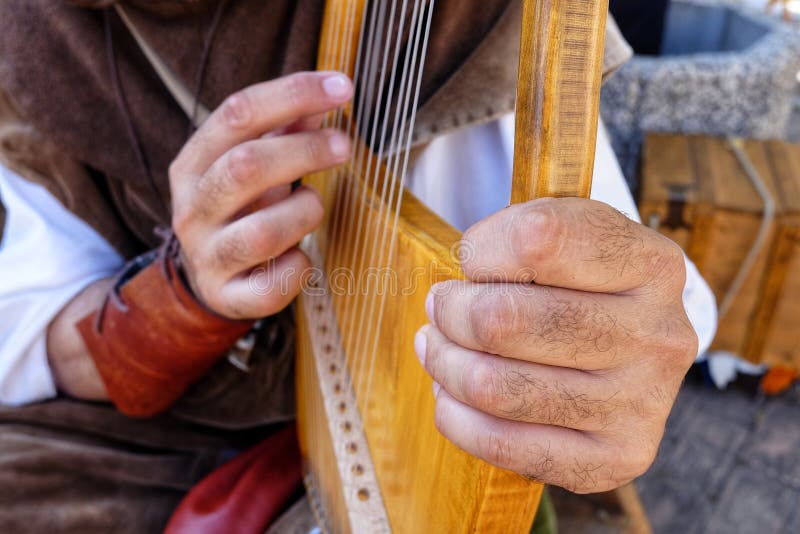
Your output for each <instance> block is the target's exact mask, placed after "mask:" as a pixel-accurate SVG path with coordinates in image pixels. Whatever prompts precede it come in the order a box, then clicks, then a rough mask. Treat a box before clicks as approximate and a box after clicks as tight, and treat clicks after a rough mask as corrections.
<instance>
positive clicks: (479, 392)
mask: <svg viewBox="0 0 800 534" xmlns="http://www.w3.org/2000/svg"><path fill="white" fill-rule="evenodd" d="M462 372H463V375H462V380H461V381H462V392H463V395H464V400H465V401H466V402H467V404H469V405H471V406H474V407H476V408H484V409H489V410H492V409H496V408H497V404H498V400H499V399H500V398H501V397H502V393H503V387H502V384H501V381H500V376H499V375H498V373H497V372H496V371H495V370H494V369H493V368H492V367H491V366H488V365H485V364H482V363H479V362H473V363H470V364H467V365H465V366H464V367H463V371H462Z"/></svg>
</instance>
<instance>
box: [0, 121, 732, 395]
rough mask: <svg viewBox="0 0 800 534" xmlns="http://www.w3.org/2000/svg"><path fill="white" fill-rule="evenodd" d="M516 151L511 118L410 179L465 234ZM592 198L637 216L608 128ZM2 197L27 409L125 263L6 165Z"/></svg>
mask: <svg viewBox="0 0 800 534" xmlns="http://www.w3.org/2000/svg"><path fill="white" fill-rule="evenodd" d="M513 147H514V117H513V115H509V116H507V117H505V118H503V119H500V120H498V121H494V122H490V123H487V124H483V125H478V126H473V127H471V128H468V129H464V130H460V131H457V132H454V133H451V134H449V135H445V136H443V137H440V138H438V139H436V140H435V141H433V143H431V145H430V146H429V147H428V148H427V149H426V150H425V152H424V153H423V154H422V155H421V156H420V158H419V159H418V160H417V162H416V163H415V166H414V168H413V169H412V171H411V173H410V174H409V179H408V185H409V187H410V189H411V190H412V192H414V194H415V195H416V196H417V197H419V198H420V199H421V200H422V201H423V202H425V203H426V204H428V206H430V207H431V208H432V209H433V210H434V211H435V212H437V213H438V214H439V215H441V216H442V217H443V218H444V219H445V220H447V221H448V222H450V223H451V224H453V225H454V226H455V227H457V228H459V229H461V230H465V229H466V228H468V227H469V226H471V225H472V224H473V223H475V222H477V221H479V220H481V219H483V218H485V217H486V216H488V215H491V214H492V213H495V212H497V211H499V210H500V209H503V208H504V207H505V206H506V205H507V203H508V199H509V197H510V191H511V167H512V161H513ZM592 197H593V198H595V199H597V200H600V201H603V202H606V203H608V204H610V205H612V206H614V207H615V208H617V209H618V210H620V211H622V212H623V213H625V214H627V215H628V216H629V217H631V218H633V219H635V220H637V221H638V220H639V219H638V213H637V210H636V205H635V204H634V202H633V198H632V197H631V194H630V191H629V189H628V187H627V184H626V183H625V180H624V178H623V176H622V172H621V171H620V168H619V165H618V164H617V161H616V158H615V157H614V154H613V152H612V151H611V146H610V144H609V142H608V139H607V136H606V134H605V132H604V131H603V130H602V129H601V132H600V135H599V138H598V153H597V164H596V166H595V182H594V188H593V191H592ZM0 199H2V202H3V204H4V205H5V207H6V224H5V235H4V236H3V239H2V242H0V404H5V405H21V404H26V403H32V402H37V401H41V400H45V399H48V398H51V397H54V396H55V395H56V393H57V392H56V387H55V384H54V381H53V377H52V373H51V372H50V368H49V365H48V360H47V346H46V345H47V343H46V338H47V326H48V324H49V323H50V322H51V321H52V320H53V318H54V317H55V316H56V315H57V314H58V312H59V311H60V310H61V309H62V308H63V307H64V306H65V305H66V304H67V303H68V302H69V301H70V300H72V298H73V297H74V296H75V295H77V294H78V293H79V292H80V291H81V290H82V289H83V288H85V287H86V286H88V285H89V284H91V283H93V282H95V281H96V280H99V279H101V278H105V277H107V276H110V275H112V274H113V273H114V272H115V271H116V270H118V269H119V267H120V266H121V265H122V263H123V259H122V258H121V257H120V256H119V254H117V252H115V251H114V249H113V248H112V247H111V246H110V245H109V244H108V243H107V242H106V241H105V240H104V239H103V238H102V237H101V236H100V235H99V234H98V233H97V232H95V231H94V230H93V229H92V228H90V227H89V226H88V225H87V224H86V223H85V222H83V221H82V220H80V219H79V218H77V217H76V216H75V215H73V214H72V213H70V212H69V211H67V210H66V209H65V208H64V207H63V206H62V205H61V204H60V203H59V202H58V201H57V200H56V199H55V198H54V197H53V196H52V195H50V193H48V192H47V190H46V189H44V188H43V187H41V186H39V185H35V184H33V183H30V182H28V181H26V180H24V179H22V178H20V177H19V176H17V175H16V174H14V173H13V172H12V171H10V170H9V169H7V168H5V167H2V166H1V165H0ZM687 267H688V278H687V283H686V289H685V291H684V304H685V306H686V309H687V312H688V314H689V318H690V319H691V321H692V324H693V325H694V327H695V330H696V331H697V333H698V336H699V338H700V345H701V353H702V352H705V350H706V349H707V348H708V346H709V345H710V343H711V340H712V338H713V337H714V333H715V328H716V305H715V303H714V297H713V295H712V293H711V291H710V290H709V288H708V286H707V285H706V283H705V282H704V281H703V279H702V278H701V277H700V275H699V273H698V272H697V269H696V268H695V267H694V265H692V264H691V262H688V260H687Z"/></svg>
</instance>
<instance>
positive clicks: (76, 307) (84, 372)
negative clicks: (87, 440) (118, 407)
mask: <svg viewBox="0 0 800 534" xmlns="http://www.w3.org/2000/svg"><path fill="white" fill-rule="evenodd" d="M112 283H113V281H112V279H111V278H105V279H103V280H99V281H97V282H95V283H93V284H91V285H90V286H88V287H87V288H86V289H84V290H83V291H81V292H80V293H79V294H78V295H77V296H76V297H75V298H74V299H72V301H70V303H69V304H67V305H66V306H65V307H64V309H63V310H61V312H60V313H59V314H58V315H57V316H56V318H55V319H53V321H52V322H51V323H50V326H49V327H48V329H47V355H48V360H49V363H50V369H51V371H52V373H53V378H54V380H55V382H56V386H57V387H58V389H59V391H61V392H62V393H65V394H67V395H69V396H71V397H75V398H78V399H84V400H107V399H108V394H107V393H106V389H105V386H104V385H103V381H102V379H101V378H100V375H99V374H98V372H97V368H96V367H95V365H94V362H93V361H92V358H91V356H89V352H88V351H87V350H86V345H85V344H84V342H83V339H82V338H81V336H80V334H79V333H78V329H77V328H76V327H75V325H76V323H77V322H78V321H80V320H81V319H82V318H83V317H85V316H86V315H88V314H89V313H91V312H92V311H94V310H96V309H97V308H99V307H100V305H101V303H102V302H103V299H104V298H105V296H106V295H107V294H108V291H109V289H110V287H111V284H112Z"/></svg>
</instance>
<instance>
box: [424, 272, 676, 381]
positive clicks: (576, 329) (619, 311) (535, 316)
mask: <svg viewBox="0 0 800 534" xmlns="http://www.w3.org/2000/svg"><path fill="white" fill-rule="evenodd" d="M642 306H643V304H640V303H638V302H637V300H636V299H634V298H633V297H622V296H616V295H601V294H593V293H582V292H578V291H571V290H568V289H559V288H549V287H541V286H535V285H527V284H476V283H473V282H456V281H453V282H445V283H442V284H437V285H435V286H434V287H433V289H432V290H431V293H430V295H429V296H428V302H427V304H426V311H427V313H428V318H429V319H430V320H431V322H432V323H433V324H435V325H436V327H437V328H438V329H439V330H440V331H441V332H442V333H443V334H444V335H445V336H446V337H447V338H448V339H450V340H451V341H453V342H455V343H457V344H458V345H461V346H462V347H465V348H468V349H472V350H477V351H480V352H487V353H490V354H498V355H502V356H504V357H507V358H513V359H517V360H524V361H528V362H533V363H539V364H543V365H555V366H559V367H570V368H573V369H580V370H589V371H594V370H606V369H611V368H615V367H619V366H622V365H625V364H626V363H627V361H628V359H629V358H630V357H626V356H625V355H629V354H636V353H639V354H642V353H644V354H649V353H651V352H648V351H650V350H657V349H658V347H657V346H656V343H657V340H658V339H661V338H660V337H659V336H657V334H658V331H660V330H661V329H663V328H664V326H665V325H661V324H660V323H659V320H660V318H661V316H662V314H663V310H660V309H657V310H651V311H650V312H649V313H641V310H642ZM634 321H635V322H636V324H635V327H634V325H633V324H627V323H628V322H630V323H633V322H634ZM629 332H639V336H638V337H637V338H634V337H633V336H631V335H630V333H629ZM662 337H663V336H662ZM649 342H652V343H653V346H650V345H646V344H647V343H649ZM637 343H641V347H640V346H639V345H637ZM637 349H641V350H637Z"/></svg>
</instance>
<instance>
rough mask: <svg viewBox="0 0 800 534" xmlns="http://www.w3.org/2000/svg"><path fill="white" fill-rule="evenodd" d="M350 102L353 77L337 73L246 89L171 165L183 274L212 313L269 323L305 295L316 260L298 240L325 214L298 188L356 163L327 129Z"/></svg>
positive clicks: (340, 137) (343, 141)
mask: <svg viewBox="0 0 800 534" xmlns="http://www.w3.org/2000/svg"><path fill="white" fill-rule="evenodd" d="M352 96H353V86H352V83H351V82H350V80H349V79H348V78H347V77H346V76H344V75H343V74H339V73H335V72H317V73H300V74H293V75H291V76H287V77H285V78H281V79H278V80H274V81H270V82H266V83H261V84H258V85H254V86H252V87H248V88H247V89H244V90H242V91H240V92H238V93H235V94H233V95H231V96H230V97H228V98H227V100H225V102H223V104H222V105H221V106H220V107H219V108H218V109H217V110H216V111H214V113H212V114H211V116H210V117H209V118H208V120H207V121H206V122H205V123H204V124H203V125H202V126H201V127H200V128H199V129H198V131H197V132H196V133H195V135H194V136H193V137H192V138H191V139H190V140H189V142H188V143H187V144H186V145H185V146H184V147H183V150H181V152H180V154H178V157H177V158H176V159H175V161H174V162H173V163H172V165H171V166H170V169H169V178H170V187H171V191H172V212H173V218H172V224H173V228H174V230H175V234H176V235H177V237H178V240H179V241H180V244H181V248H182V251H181V255H182V261H183V265H184V269H185V271H186V276H187V277H188V281H189V284H190V285H191V287H192V290H193V291H194V293H195V295H196V297H197V298H199V299H200V300H201V301H202V302H203V303H204V304H205V305H206V306H208V307H209V308H210V309H211V310H213V311H215V312H216V313H218V314H220V315H222V316H224V317H228V318H230V319H257V318H261V317H267V316H270V315H274V314H276V313H278V312H279V311H281V310H282V309H284V308H285V307H286V306H288V305H289V303H290V302H291V301H292V300H293V299H294V298H295V297H296V296H297V295H298V293H299V292H300V290H301V288H302V285H303V283H304V277H305V276H306V275H307V273H308V270H309V267H310V263H309V260H308V258H307V257H306V256H305V255H304V254H303V253H302V252H301V251H300V250H299V249H298V248H297V243H299V242H300V240H302V238H303V237H304V236H305V235H306V234H308V233H309V232H311V231H313V230H314V229H315V228H317V226H319V224H320V223H321V221H322V217H323V207H322V202H321V200H320V198H319V196H318V195H317V193H316V192H315V191H313V190H311V189H309V188H307V187H301V188H299V189H297V190H295V191H291V184H292V182H294V181H295V180H297V179H298V178H300V177H302V176H304V175H306V174H310V173H313V172H317V171H321V170H324V169H327V168H330V167H334V166H336V165H339V164H341V163H343V162H344V161H345V160H346V159H347V158H348V157H349V156H350V151H351V143H350V141H349V139H348V138H347V136H346V135H344V134H343V133H341V132H338V131H336V130H320V123H321V122H322V117H323V115H324V114H325V113H327V112H329V111H331V110H334V109H336V108H338V107H340V106H342V105H343V104H345V103H346V102H347V101H349V100H350V99H351V98H352ZM254 273H257V276H258V277H259V279H258V280H257V284H258V286H257V287H258V289H259V291H254V290H253V285H252V280H250V278H251V276H255V274H254ZM264 288H267V290H266V291H262V289H264Z"/></svg>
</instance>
